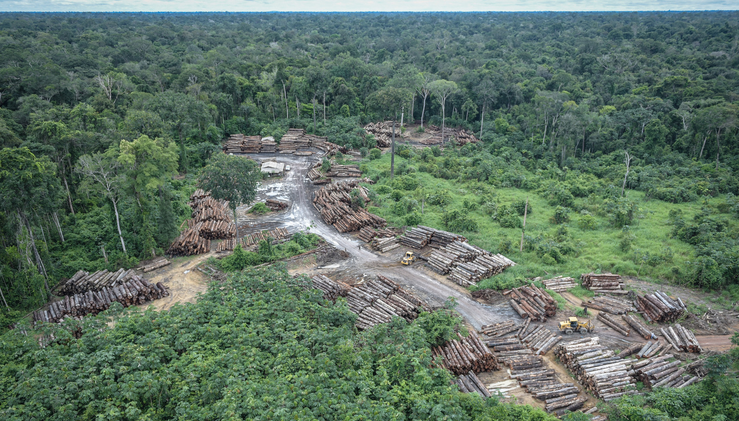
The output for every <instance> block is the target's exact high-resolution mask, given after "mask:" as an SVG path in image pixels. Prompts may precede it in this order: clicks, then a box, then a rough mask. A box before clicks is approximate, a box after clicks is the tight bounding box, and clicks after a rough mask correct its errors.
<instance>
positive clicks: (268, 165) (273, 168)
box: [262, 161, 285, 175]
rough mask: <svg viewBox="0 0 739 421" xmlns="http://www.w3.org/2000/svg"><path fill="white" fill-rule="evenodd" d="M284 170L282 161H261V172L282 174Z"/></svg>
mask: <svg viewBox="0 0 739 421" xmlns="http://www.w3.org/2000/svg"><path fill="white" fill-rule="evenodd" d="M284 171H285V164H284V163H281V162H275V161H267V162H263V163H262V174H269V175H273V174H276V175H282V173H283V172H284Z"/></svg>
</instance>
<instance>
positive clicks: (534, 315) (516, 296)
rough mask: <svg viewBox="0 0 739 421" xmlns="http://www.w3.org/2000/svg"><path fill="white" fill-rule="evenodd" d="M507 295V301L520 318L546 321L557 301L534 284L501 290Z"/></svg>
mask: <svg viewBox="0 0 739 421" xmlns="http://www.w3.org/2000/svg"><path fill="white" fill-rule="evenodd" d="M503 295H507V296H508V298H509V300H508V303H509V304H510V305H511V307H512V308H513V310H514V311H515V312H516V313H518V315H519V316H521V318H524V319H525V318H527V317H528V318H530V319H532V320H534V321H537V322H538V321H546V320H547V317H552V316H554V315H555V314H556V312H557V302H556V301H554V298H552V297H551V296H550V295H549V294H547V293H546V292H544V291H542V290H541V289H539V288H537V287H536V286H535V285H534V284H531V285H529V286H522V287H519V288H513V289H511V290H507V291H503Z"/></svg>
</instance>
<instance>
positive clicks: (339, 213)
mask: <svg viewBox="0 0 739 421" xmlns="http://www.w3.org/2000/svg"><path fill="white" fill-rule="evenodd" d="M353 190H356V191H358V192H359V197H360V198H361V199H362V200H363V201H364V202H365V203H366V202H369V198H368V197H367V189H366V188H365V187H364V186H361V185H359V180H352V181H344V182H341V183H332V184H327V185H326V186H324V187H322V188H321V189H319V190H318V191H317V192H316V195H315V197H314V198H313V206H315V208H316V209H317V210H318V211H319V212H320V213H321V217H322V218H323V220H324V221H325V222H326V223H327V224H331V225H333V226H334V227H335V228H336V229H337V230H338V231H339V232H351V231H357V230H360V229H362V228H363V227H366V226H371V227H375V228H381V227H384V226H385V225H387V221H385V220H384V219H382V218H380V217H379V216H377V215H374V214H371V213H369V212H367V211H366V210H364V208H357V209H356V210H354V209H353V208H352V197H351V195H350V193H351V192H352V191H353Z"/></svg>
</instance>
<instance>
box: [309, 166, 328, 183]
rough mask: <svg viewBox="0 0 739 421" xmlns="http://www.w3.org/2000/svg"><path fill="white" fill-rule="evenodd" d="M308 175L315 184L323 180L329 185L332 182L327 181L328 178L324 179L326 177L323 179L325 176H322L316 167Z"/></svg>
mask: <svg viewBox="0 0 739 421" xmlns="http://www.w3.org/2000/svg"><path fill="white" fill-rule="evenodd" d="M307 175H308V178H309V179H310V181H312V182H313V184H316V181H318V180H321V179H323V180H322V181H323V182H324V183H328V182H329V181H331V180H329V179H327V178H324V177H323V174H321V173H320V172H319V171H318V169H317V168H315V167H314V168H311V169H310V171H308V174H307ZM319 184H320V183H319Z"/></svg>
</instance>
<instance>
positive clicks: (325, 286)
mask: <svg viewBox="0 0 739 421" xmlns="http://www.w3.org/2000/svg"><path fill="white" fill-rule="evenodd" d="M311 281H312V282H313V288H315V289H320V290H321V291H323V298H325V299H327V300H331V301H336V298H337V297H346V294H348V293H349V291H350V290H351V289H352V287H351V286H350V285H348V284H345V283H344V282H341V281H334V280H333V279H330V278H328V277H326V276H324V275H316V276H314V277H313V278H311Z"/></svg>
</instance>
